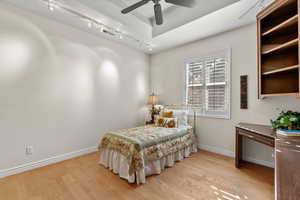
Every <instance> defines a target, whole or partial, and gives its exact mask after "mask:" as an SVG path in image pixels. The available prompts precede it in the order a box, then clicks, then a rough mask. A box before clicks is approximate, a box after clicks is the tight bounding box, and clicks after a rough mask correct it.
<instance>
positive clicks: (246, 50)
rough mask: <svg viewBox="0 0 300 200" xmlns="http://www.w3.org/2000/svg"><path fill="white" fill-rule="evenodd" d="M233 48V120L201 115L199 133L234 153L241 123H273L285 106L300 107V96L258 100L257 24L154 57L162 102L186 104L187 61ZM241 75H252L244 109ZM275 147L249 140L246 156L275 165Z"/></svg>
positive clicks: (207, 144) (204, 142)
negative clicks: (246, 107) (184, 96)
mask: <svg viewBox="0 0 300 200" xmlns="http://www.w3.org/2000/svg"><path fill="white" fill-rule="evenodd" d="M226 47H231V50H232V68H231V77H232V82H231V83H232V93H231V112H232V116H231V120H224V119H213V118H205V117H199V118H198V121H197V130H198V131H197V133H198V139H199V143H200V145H201V146H202V147H204V148H209V149H211V150H214V151H221V152H223V153H225V154H228V155H232V154H233V152H234V144H235V137H234V136H235V132H234V126H235V124H237V123H238V122H248V123H258V124H269V122H270V119H271V118H274V117H276V115H277V114H278V112H280V111H281V110H282V109H285V110H287V109H292V110H298V111H299V110H300V99H295V98H290V97H276V98H275V97H274V98H269V99H265V100H258V99H257V79H256V76H257V64H256V62H257V61H256V26H255V25H254V24H253V25H248V26H246V27H242V28H240V29H237V30H233V31H230V32H226V33H223V34H220V35H216V36H214V37H210V38H207V39H204V40H200V41H197V42H193V43H191V44H187V45H184V46H181V47H178V48H175V49H171V50H168V51H165V52H162V53H158V54H155V55H152V56H151V59H150V61H151V70H150V71H151V72H150V73H151V85H152V89H154V91H155V92H157V93H158V95H159V99H160V101H161V103H167V104H171V103H182V102H183V99H182V98H183V91H184V75H183V74H184V67H185V65H184V62H185V60H186V59H188V58H197V56H199V55H205V54H207V53H209V52H214V51H216V50H221V49H224V48H226ZM240 75H248V76H249V77H248V79H249V82H248V83H249V109H248V110H241V109H240V103H239V101H240V95H239V94H240V93H239V88H240V82H239V81H240ZM271 153H272V149H271V148H269V147H266V146H264V145H261V144H255V143H253V142H249V143H248V142H247V144H246V149H245V156H247V157H248V159H252V160H256V161H259V162H260V163H263V164H272V163H271V162H272V161H273V158H272V156H271Z"/></svg>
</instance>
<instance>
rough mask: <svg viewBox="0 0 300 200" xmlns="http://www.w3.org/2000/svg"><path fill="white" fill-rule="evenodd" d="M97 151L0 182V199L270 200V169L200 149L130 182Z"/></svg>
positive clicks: (271, 187) (271, 195)
mask: <svg viewBox="0 0 300 200" xmlns="http://www.w3.org/2000/svg"><path fill="white" fill-rule="evenodd" d="M98 157H99V154H98V153H92V154H89V155H86V156H82V157H78V158H74V159H71V160H68V161H64V162H61V163H58V164H54V165H50V166H46V167H43V168H39V169H35V170H32V171H29V172H25V173H22V174H18V175H14V176H10V177H7V178H4V179H0V199H1V200H102V199H103V200H135V199H137V200H273V199H274V185H273V181H274V171H273V169H270V168H267V167H262V166H257V165H254V164H247V165H246V166H245V167H243V168H242V169H236V168H235V167H234V160H233V159H232V158H228V157H225V156H221V155H217V154H213V153H209V152H205V151H199V152H198V153H194V154H193V155H192V157H190V158H187V159H185V160H183V161H182V162H179V163H177V164H176V165H175V166H174V167H172V168H168V169H166V170H165V171H164V172H163V173H162V174H161V175H157V176H151V177H149V178H147V183H146V184H144V185H135V184H128V183H127V181H126V180H123V179H120V178H119V177H118V176H117V175H114V174H113V173H112V172H110V171H109V170H108V169H105V168H104V167H102V166H101V165H98V164H97V163H98Z"/></svg>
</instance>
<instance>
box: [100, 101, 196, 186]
mask: <svg viewBox="0 0 300 200" xmlns="http://www.w3.org/2000/svg"><path fill="white" fill-rule="evenodd" d="M165 109H168V110H172V112H174V113H181V114H180V115H181V116H180V117H179V118H178V119H177V118H176V119H177V120H178V121H180V120H182V119H185V118H186V119H187V123H179V125H177V126H176V127H174V128H165V127H158V126H156V125H148V126H141V127H136V128H131V129H123V130H118V131H112V132H109V133H106V134H105V135H104V136H103V138H102V140H101V142H100V145H99V150H100V164H102V165H104V166H105V167H106V168H109V169H110V170H111V171H112V172H113V173H115V174H118V175H119V176H120V178H123V179H126V180H127V181H128V182H129V183H137V184H140V183H146V177H147V176H150V175H154V174H160V173H161V172H162V171H163V170H164V169H165V168H166V167H172V166H173V165H174V164H175V162H176V161H181V160H183V159H184V158H186V157H189V156H190V155H191V153H193V152H197V139H196V135H195V128H194V125H195V119H196V118H195V115H194V118H193V120H192V121H193V122H192V123H189V122H188V121H190V120H188V119H189V117H188V113H189V112H190V111H188V110H187V107H186V106H185V107H183V106H178V105H176V106H175V105H172V106H170V105H169V106H166V107H165ZM182 111H184V112H182ZM182 113H184V115H186V116H184V115H182ZM181 122H183V121H181ZM191 124H192V125H191Z"/></svg>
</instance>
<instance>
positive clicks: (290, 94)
mask: <svg viewBox="0 0 300 200" xmlns="http://www.w3.org/2000/svg"><path fill="white" fill-rule="evenodd" d="M279 96H290V97H297V98H299V97H300V96H299V93H298V92H295V93H275V94H261V97H262V98H266V97H279Z"/></svg>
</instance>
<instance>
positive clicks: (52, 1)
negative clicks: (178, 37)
mask: <svg viewBox="0 0 300 200" xmlns="http://www.w3.org/2000/svg"><path fill="white" fill-rule="evenodd" d="M41 1H43V2H45V3H46V4H47V5H48V9H49V10H50V11H54V9H60V10H62V11H64V12H66V13H69V14H71V15H72V16H77V17H78V18H79V19H80V20H84V21H85V23H87V26H88V28H93V27H94V28H95V29H98V28H99V29H100V32H101V33H108V34H109V35H110V36H112V37H115V38H116V37H117V38H119V39H127V40H130V41H133V42H135V43H136V44H138V46H139V47H140V48H143V49H145V48H147V47H148V48H149V51H152V47H149V44H147V43H146V42H144V41H143V40H140V39H137V38H136V37H135V36H133V35H130V34H127V33H125V32H122V31H121V30H120V28H115V27H111V26H108V25H106V24H104V23H102V22H101V21H99V20H98V19H95V18H93V17H90V16H88V15H87V14H86V13H81V12H79V11H77V10H76V9H74V8H71V7H70V6H68V5H65V4H63V3H62V2H60V1H57V0H41Z"/></svg>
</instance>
